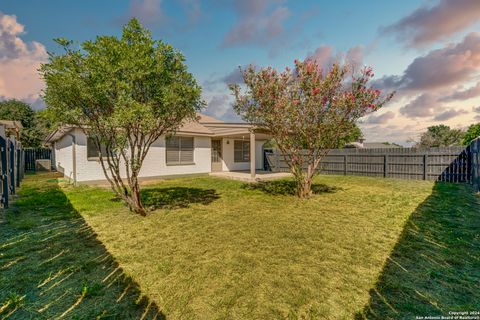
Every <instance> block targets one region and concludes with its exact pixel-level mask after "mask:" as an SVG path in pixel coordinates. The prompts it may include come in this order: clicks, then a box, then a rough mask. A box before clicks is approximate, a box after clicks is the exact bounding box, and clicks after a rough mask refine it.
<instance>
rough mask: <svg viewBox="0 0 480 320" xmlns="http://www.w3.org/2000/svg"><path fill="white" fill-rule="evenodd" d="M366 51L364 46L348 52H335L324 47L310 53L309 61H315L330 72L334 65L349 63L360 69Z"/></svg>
mask: <svg viewBox="0 0 480 320" xmlns="http://www.w3.org/2000/svg"><path fill="white" fill-rule="evenodd" d="M364 51H365V50H364V48H363V46H355V47H352V48H350V49H348V50H347V51H346V52H341V51H338V52H335V51H334V49H333V48H332V47H331V46H326V45H322V46H320V47H318V48H317V49H315V51H314V52H312V53H310V54H309V55H308V57H307V60H315V62H316V63H317V64H318V65H319V66H320V67H321V68H322V69H323V70H329V69H330V68H331V67H332V65H333V64H334V63H347V64H349V65H350V66H352V67H354V68H360V67H361V66H362V65H363V58H364Z"/></svg>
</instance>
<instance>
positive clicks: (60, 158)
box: [54, 132, 73, 179]
mask: <svg viewBox="0 0 480 320" xmlns="http://www.w3.org/2000/svg"><path fill="white" fill-rule="evenodd" d="M72 134H73V132H72ZM54 152H55V167H56V168H57V171H58V172H61V173H63V175H64V176H65V177H67V178H70V179H73V147H72V137H71V136H69V135H64V136H63V137H62V138H60V139H59V140H58V141H55V146H54Z"/></svg>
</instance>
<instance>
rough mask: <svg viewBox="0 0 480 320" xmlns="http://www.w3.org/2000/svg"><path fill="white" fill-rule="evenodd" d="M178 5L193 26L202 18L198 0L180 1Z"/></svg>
mask: <svg viewBox="0 0 480 320" xmlns="http://www.w3.org/2000/svg"><path fill="white" fill-rule="evenodd" d="M180 4H181V5H182V7H183V9H184V10H185V12H186V14H187V18H188V21H189V22H190V24H195V23H196V22H197V21H198V20H199V19H200V17H201V16H202V8H201V6H200V0H180Z"/></svg>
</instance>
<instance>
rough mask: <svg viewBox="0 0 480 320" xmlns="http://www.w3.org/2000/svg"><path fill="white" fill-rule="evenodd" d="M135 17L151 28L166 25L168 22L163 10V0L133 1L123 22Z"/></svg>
mask: <svg viewBox="0 0 480 320" xmlns="http://www.w3.org/2000/svg"><path fill="white" fill-rule="evenodd" d="M133 17H134V18H137V19H138V20H139V21H140V22H141V23H142V24H145V25H149V26H153V25H158V24H161V23H165V22H166V21H167V20H168V18H167V16H166V15H165V13H164V12H163V10H162V0H131V1H130V6H129V8H128V12H127V16H126V17H125V19H122V20H129V19H130V18H133ZM124 22H125V21H123V23H124Z"/></svg>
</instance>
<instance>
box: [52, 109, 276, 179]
mask: <svg viewBox="0 0 480 320" xmlns="http://www.w3.org/2000/svg"><path fill="white" fill-rule="evenodd" d="M197 119H198V121H197V122H188V123H185V124H184V125H183V126H182V127H181V128H180V129H179V130H178V131H177V132H176V134H175V136H172V137H165V136H162V137H160V138H159V139H158V140H157V141H155V142H154V143H153V145H152V146H151V148H150V150H149V152H148V155H147V157H146V158H145V161H144V163H143V166H142V169H141V171H140V178H141V179H155V178H162V177H166V176H175V175H188V174H201V173H210V172H219V171H248V170H249V171H250V174H251V177H252V178H255V170H259V169H262V168H263V161H264V160H263V145H264V143H265V142H267V141H268V140H269V139H270V137H269V136H268V134H266V133H264V132H261V131H258V130H256V129H255V128H254V127H253V126H251V125H249V124H246V123H228V122H223V121H221V120H218V119H215V118H213V117H210V116H207V115H204V114H198V115H197ZM46 142H47V143H49V144H51V145H52V148H53V151H54V152H53V157H52V162H53V164H54V167H55V168H56V169H57V170H58V171H59V172H61V173H63V174H64V176H65V177H66V178H68V179H70V180H72V181H73V182H75V183H76V182H78V183H98V182H103V181H106V178H105V176H104V173H103V170H102V167H101V164H100V162H99V159H98V150H97V148H96V147H95V144H94V143H93V142H92V141H91V140H90V139H89V138H88V136H87V135H86V134H85V133H84V132H83V131H82V130H81V129H80V128H78V127H75V126H63V127H61V128H59V129H57V130H55V131H54V132H52V133H51V134H50V135H49V136H48V137H47V139H46Z"/></svg>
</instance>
